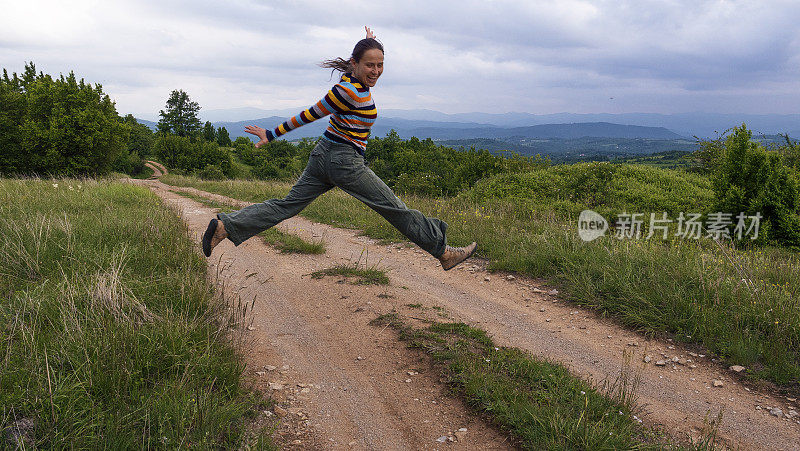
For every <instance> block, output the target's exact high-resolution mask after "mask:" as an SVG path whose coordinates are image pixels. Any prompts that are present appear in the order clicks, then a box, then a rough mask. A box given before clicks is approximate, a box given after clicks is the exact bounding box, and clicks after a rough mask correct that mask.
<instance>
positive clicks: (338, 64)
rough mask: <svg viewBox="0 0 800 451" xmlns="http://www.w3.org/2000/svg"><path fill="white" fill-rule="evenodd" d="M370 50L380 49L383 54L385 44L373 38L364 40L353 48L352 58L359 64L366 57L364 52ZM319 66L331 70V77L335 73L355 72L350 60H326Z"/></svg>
mask: <svg viewBox="0 0 800 451" xmlns="http://www.w3.org/2000/svg"><path fill="white" fill-rule="evenodd" d="M370 49H378V50H380V51H381V53H383V44H381V43H380V42H378V41H377V40H375V39H373V38H366V39H362V40H360V41H358V43H356V46H355V47H354V48H353V54H352V56H351V57H350V58H351V59H352V60H353V61H355V62H356V63H358V62H359V61H361V57H362V56H364V52H366V51H367V50H370ZM319 65H320V67H325V68H330V69H331V75H333V73H334V72H335V71H339V72H341V73H347V72H351V71H352V70H353V66H352V65H351V64H350V59H344V58H334V59H330V60H325V61H323V62H321V63H319Z"/></svg>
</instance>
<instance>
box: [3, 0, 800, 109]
mask: <svg viewBox="0 0 800 451" xmlns="http://www.w3.org/2000/svg"><path fill="white" fill-rule="evenodd" d="M1 10H2V11H3V13H2V15H0V67H3V68H6V69H8V70H9V71H10V72H20V71H21V70H22V69H23V67H24V64H25V62H26V61H33V62H34V63H35V64H36V67H37V69H39V70H42V71H44V72H46V73H51V74H58V73H61V72H63V73H67V72H69V71H70V70H74V71H75V73H76V75H78V76H79V77H83V78H85V79H86V80H87V81H90V82H93V83H95V82H96V83H101V84H102V85H103V88H104V90H105V92H106V93H108V94H109V95H110V96H111V97H112V98H113V99H114V100H115V101H116V104H117V109H118V111H119V112H120V113H121V114H126V113H134V114H136V115H137V116H138V117H142V118H150V119H152V118H155V117H157V114H158V110H159V109H161V108H164V103H165V101H166V98H167V96H168V95H169V92H170V91H171V90H172V89H178V88H180V89H183V90H185V91H187V92H188V93H189V95H190V97H191V98H192V99H193V100H195V101H197V102H198V103H200V105H201V107H202V108H203V109H205V110H212V109H227V108H240V107H256V108H263V109H285V108H294V107H305V106H308V105H310V104H313V103H314V102H316V101H317V100H318V99H319V98H320V97H321V96H322V95H324V93H325V92H326V90H327V89H328V88H329V87H330V86H331V84H332V83H333V82H334V81H335V80H331V79H330V72H329V71H328V70H324V69H321V68H319V67H318V66H317V65H316V64H317V63H318V62H320V61H321V60H323V59H326V58H332V57H336V56H343V57H345V56H349V54H350V52H351V51H352V48H353V45H354V44H355V43H356V42H357V41H358V40H359V39H361V38H362V37H363V34H364V33H363V27H364V25H369V26H370V27H371V28H373V30H374V31H375V33H376V34H377V36H378V39H379V40H380V41H382V42H383V44H384V46H385V48H386V56H385V58H386V60H385V72H384V74H383V76H382V77H381V80H379V82H378V85H377V86H376V87H375V88H374V89H373V97H374V98H375V100H376V103H377V104H378V108H379V111H380V108H400V109H418V108H424V109H432V110H437V111H442V112H445V113H458V112H473V111H483V112H492V113H504V112H509V111H523V112H530V113H537V114H543V113H557V112H572V113H603V112H605V113H625V112H645V113H647V112H652V113H680V112H694V111H701V112H716V113H745V112H748V113H781V114H789V113H800V69H799V67H800V26H799V25H798V24H800V2H798V1H796V0H795V1H782V0H762V1H758V0H749V1H742V0H729V1H726V0H713V1H712V0H691V1H684V0H662V1H648V0H608V1H605V0H591V1H590V0H586V1H582V0H549V1H538V0H528V1H526V0H516V1H504V0H498V1H492V0H481V1H471V0H442V1H431V0H427V1H416V0H403V1H372V2H366V1H363V0H362V1H349V0H339V1H336V2H333V1H322V0H319V1H312V0H308V1H303V0H296V1H259V0H238V1H207V0H180V1H171V0H158V1H149V0H127V1H115V0H105V1H90V0H85V1H64V0H60V1H40V0H3V3H2V8H1Z"/></svg>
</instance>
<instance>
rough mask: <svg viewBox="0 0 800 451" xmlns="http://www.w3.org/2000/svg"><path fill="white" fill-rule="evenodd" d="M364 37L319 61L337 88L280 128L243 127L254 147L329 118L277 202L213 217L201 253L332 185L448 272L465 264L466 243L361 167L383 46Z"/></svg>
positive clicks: (241, 237) (296, 209)
mask: <svg viewBox="0 0 800 451" xmlns="http://www.w3.org/2000/svg"><path fill="white" fill-rule="evenodd" d="M365 28H366V31H367V37H366V38H365V39H362V40H360V41H358V43H357V44H356V46H355V48H354V49H353V53H352V55H351V57H350V58H349V59H347V60H345V59H343V58H336V59H333V60H326V61H324V62H323V63H322V64H320V65H321V66H322V67H326V68H331V69H333V70H336V71H339V72H341V73H342V75H341V80H340V81H339V83H337V84H336V85H334V86H333V88H331V90H330V91H328V93H327V94H326V95H325V97H323V98H322V100H320V101H319V102H317V104H316V105H314V106H312V107H311V108H309V109H307V110H305V111H303V112H301V113H300V114H298V115H297V116H295V117H293V118H291V119H289V120H287V121H286V122H284V123H282V124H281V125H279V126H278V127H277V128H275V130H272V131H270V130H265V129H263V128H261V127H257V126H254V125H248V126H247V127H245V131H246V132H247V133H250V134H253V135H256V136H258V138H259V141H258V143H257V144H256V147H261V146H263V145H264V144H266V143H268V142H270V141H272V140H274V139H277V138H278V137H279V136H281V135H283V134H285V133H287V132H289V131H291V130H293V129H295V128H297V127H300V126H302V125H305V124H308V123H309V122H313V121H315V120H317V119H320V118H322V117H324V116H327V115H329V114H330V115H331V119H330V123H329V125H328V128H327V130H325V134H324V135H323V137H322V139H320V140H319V142H318V143H317V145H316V147H314V149H313V150H312V151H311V155H310V156H309V158H308V165H307V166H306V168H305V170H304V171H303V174H302V175H301V176H300V178H299V179H298V180H297V183H295V185H294V186H293V187H292V189H291V191H289V194H287V195H286V197H285V198H283V199H270V200H267V201H265V202H262V203H259V204H253V205H250V206H247V207H245V208H243V209H241V210H239V211H234V212H232V213H227V214H226V213H220V214H218V215H217V219H212V220H211V222H210V223H209V224H208V228H207V229H206V232H205V234H204V235H203V242H202V244H203V253H204V254H205V255H206V257H209V256H211V251H212V249H213V248H214V247H215V246H216V245H217V244H219V243H220V242H221V241H222V240H224V239H225V238H227V239H229V240H231V241H232V242H233V244H235V245H236V246H238V245H239V244H241V243H242V242H243V241H245V240H247V239H248V238H250V237H252V236H254V235H256V234H258V233H260V232H262V231H264V230H266V229H268V228H270V227H272V226H274V225H275V224H277V223H279V222H281V221H283V220H284V219H287V218H291V217H292V216H294V215H296V214H298V213H300V211H301V210H303V208H305V207H306V205H308V204H309V203H311V201H313V200H314V199H316V198H317V197H318V196H319V195H321V194H323V193H325V192H326V191H328V190H330V189H331V188H333V187H334V186H338V187H339V188H341V189H342V190H344V191H345V192H347V193H349V194H350V195H352V196H353V197H355V198H356V199H358V200H360V201H361V202H364V203H365V204H367V206H369V207H370V208H372V209H373V210H375V211H376V212H378V214H380V215H381V216H383V217H384V218H385V219H386V220H387V221H389V222H390V223H391V224H392V225H393V226H394V227H395V228H397V230H399V231H400V232H401V233H402V234H403V235H405V236H406V237H407V238H408V239H409V240H411V241H413V242H414V243H415V244H417V245H418V246H419V247H421V248H422V249H423V250H425V251H426V252H428V253H430V254H431V255H433V256H434V257H436V258H438V259H439V261H440V262H441V263H442V268H444V269H445V270H448V269H450V268H452V267H454V266H456V265H458V264H459V263H461V262H463V261H464V260H466V259H467V258H468V257H469V256H470V255H472V253H473V252H474V251H475V247H476V244H475V243H474V242H473V243H472V244H470V245H469V246H466V247H450V246H448V245H447V237H446V235H445V232H446V231H447V224H446V223H445V222H444V221H441V220H439V219H436V218H428V217H426V216H425V215H423V214H422V213H421V212H419V211H418V210H412V209H410V208H408V207H406V205H405V204H404V203H403V202H402V201H401V200H400V199H399V198H398V197H397V196H395V195H394V193H393V192H392V190H391V189H390V188H389V187H388V186H386V184H385V183H383V180H381V179H380V178H379V177H378V176H377V175H375V173H374V172H372V170H371V169H369V168H368V167H366V165H365V164H364V151H365V149H366V148H367V138H368V137H369V131H370V127H371V126H372V124H373V123H374V122H375V118H376V117H377V110H376V109H375V102H373V101H372V95H371V94H370V91H369V89H370V88H372V87H374V86H375V83H376V82H377V81H378V78H379V77H380V76H381V74H382V73H383V45H381V43H380V42H378V41H377V40H376V39H375V36H374V35H373V34H372V31H371V30H370V29H369V28H367V27H365Z"/></svg>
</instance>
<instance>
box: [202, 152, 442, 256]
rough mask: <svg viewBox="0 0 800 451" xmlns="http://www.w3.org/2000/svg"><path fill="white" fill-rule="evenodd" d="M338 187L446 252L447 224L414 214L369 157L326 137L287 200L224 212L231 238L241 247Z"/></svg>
mask: <svg viewBox="0 0 800 451" xmlns="http://www.w3.org/2000/svg"><path fill="white" fill-rule="evenodd" d="M335 186H338V187H339V188H341V189H342V190H344V191H345V192H346V193H348V194H350V195H352V196H353V197H355V198H356V199H358V200H360V201H361V202H364V203H365V204H367V206H368V207H370V208H372V209H373V210H375V211H376V212H377V213H378V214H380V215H381V216H383V217H384V218H385V219H386V220H387V221H389V223H390V224H392V225H393V226H394V227H395V228H396V229H397V230H399V231H400V232H401V233H402V234H403V235H405V236H406V237H407V238H408V239H409V240H411V241H412V242H414V243H415V244H416V245H418V246H419V247H421V248H422V249H423V250H425V251H426V252H428V253H430V254H431V255H433V256H434V257H437V258H438V257H439V256H441V255H442V253H444V249H445V245H446V243H447V240H446V237H445V232H446V230H447V223H445V222H444V221H441V220H439V219H436V218H428V217H426V216H425V215H423V214H422V213H421V212H420V211H418V210H412V209H410V208H408V207H406V205H405V204H404V203H403V201H401V200H400V199H399V198H398V197H397V196H395V194H394V193H393V192H392V190H391V189H390V188H389V187H388V186H386V184H385V183H383V180H381V179H380V178H379V177H378V176H377V175H375V173H374V172H372V170H371V169H369V168H368V167H367V166H365V165H364V157H362V156H361V155H360V154H359V153H358V152H356V150H355V149H354V148H353V147H351V146H350V145H348V144H340V143H335V142H333V141H330V140H328V139H325V138H322V139H320V140H319V143H318V144H317V146H316V147H314V150H312V151H311V155H310V156H309V158H308V165H307V166H306V168H305V170H304V171H303V174H302V175H301V176H300V178H299V179H298V180H297V183H295V185H294V186H293V187H292V189H291V191H289V194H287V195H286V197H284V198H283V199H270V200H267V201H264V202H262V203H259V204H253V205H250V206H247V207H245V208H243V209H241V210H238V211H234V212H231V213H227V214H226V213H220V214H219V215H217V217H218V218H219V219H220V220H222V223H223V224H224V225H225V230H226V231H227V232H228V238H229V239H230V240H231V241H233V244H235V245H237V246H238V245H239V244H241V243H242V242H243V241H245V240H246V239H248V238H250V237H251V236H254V235H257V234H258V233H260V232H262V231H264V230H266V229H268V228H270V227H272V226H274V225H275V224H277V223H279V222H281V221H283V220H284V219H287V218H291V217H292V216H294V215H296V214H298V213H300V211H302V210H303V208H305V207H306V205H308V204H310V203H311V201H313V200H314V199H316V198H317V197H318V196H320V195H321V194H323V193H325V192H326V191H328V190H330V189H331V188H333V187H335Z"/></svg>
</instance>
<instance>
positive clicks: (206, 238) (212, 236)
mask: <svg viewBox="0 0 800 451" xmlns="http://www.w3.org/2000/svg"><path fill="white" fill-rule="evenodd" d="M227 237H228V232H226V231H225V225H224V224H223V223H222V221H220V220H219V219H212V220H211V222H209V223H208V228H206V233H204V234H203V243H202V244H203V253H204V254H205V255H206V257H210V256H211V251H212V250H213V249H214V248H215V247H217V244H219V243H220V242H222V240H224V239H225V238H227Z"/></svg>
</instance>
